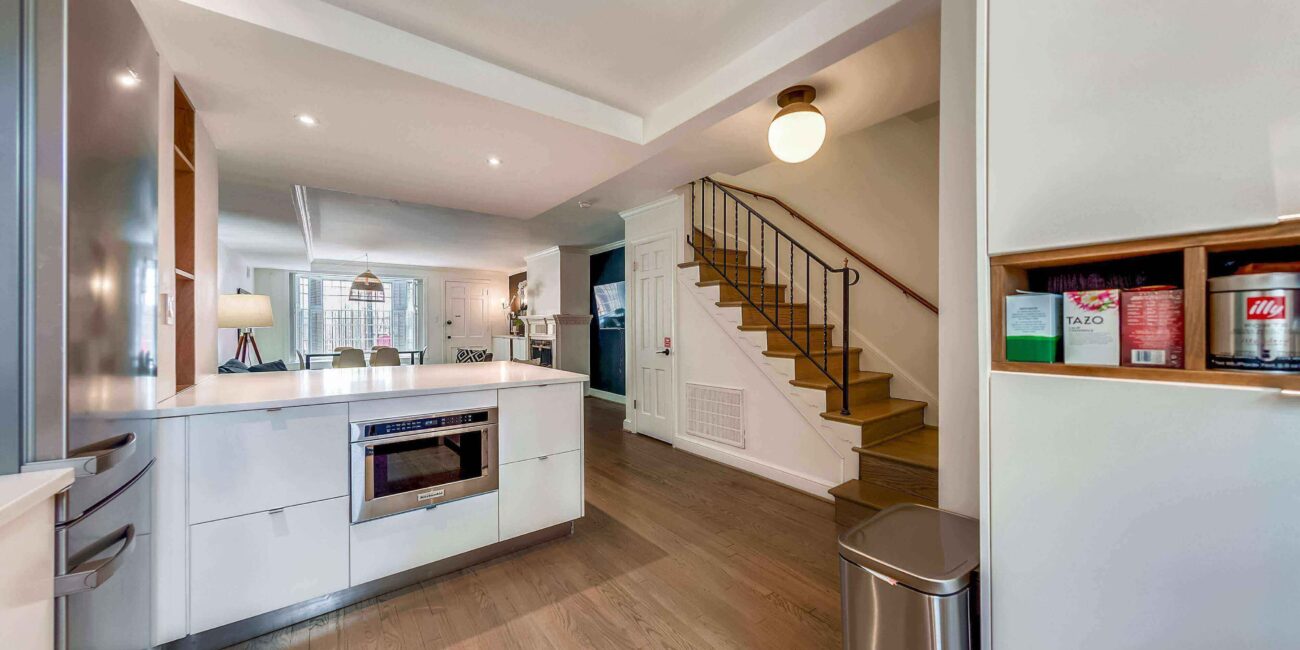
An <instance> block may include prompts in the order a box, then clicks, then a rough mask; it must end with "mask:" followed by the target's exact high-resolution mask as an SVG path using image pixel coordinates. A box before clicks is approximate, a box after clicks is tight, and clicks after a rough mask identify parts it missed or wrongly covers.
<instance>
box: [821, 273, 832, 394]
mask: <svg viewBox="0 0 1300 650" xmlns="http://www.w3.org/2000/svg"><path fill="white" fill-rule="evenodd" d="M829 274H830V267H828V266H826V265H825V264H823V265H822V368H823V369H827V368H830V363H831V361H830V356H831V351H830V340H831V332H830V322H831V321H830V318H828V317H827V314H829V313H830V311H829V310H830V303H829V302H827V293H828V292H827V289H826V288H827V287H828V286H829V285H830V275H829Z"/></svg>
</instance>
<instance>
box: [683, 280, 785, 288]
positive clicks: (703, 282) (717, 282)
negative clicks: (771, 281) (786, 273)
mask: <svg viewBox="0 0 1300 650" xmlns="http://www.w3.org/2000/svg"><path fill="white" fill-rule="evenodd" d="M723 285H731V282H727V281H725V279H701V281H699V282H695V286H723ZM754 286H755V287H758V286H766V287H768V289H785V285H754Z"/></svg>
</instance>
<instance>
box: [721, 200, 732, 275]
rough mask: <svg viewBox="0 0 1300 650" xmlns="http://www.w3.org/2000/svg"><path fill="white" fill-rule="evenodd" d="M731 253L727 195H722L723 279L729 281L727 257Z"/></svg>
mask: <svg viewBox="0 0 1300 650" xmlns="http://www.w3.org/2000/svg"><path fill="white" fill-rule="evenodd" d="M728 257H730V254H729V253H728V252H727V195H726V194H723V195H722V281H723V283H724V284H725V283H726V281H727V258H728Z"/></svg>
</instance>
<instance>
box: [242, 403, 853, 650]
mask: <svg viewBox="0 0 1300 650" xmlns="http://www.w3.org/2000/svg"><path fill="white" fill-rule="evenodd" d="M586 404H587V411H586V412H587V432H586V441H587V450H586V451H587V515H586V517H584V518H583V519H581V520H579V521H578V523H577V526H576V530H575V532H574V534H573V535H572V536H570V537H568V538H565V539H561V540H556V541H553V542H549V543H547V544H544V545H541V546H537V547H533V548H530V549H526V550H524V551H520V552H518V553H514V554H512V555H508V556H505V557H503V558H499V559H497V560H494V561H492V562H488V563H486V564H482V565H478V566H475V567H471V568H469V569H465V570H463V571H459V572H457V573H453V574H450V575H446V576H443V577H440V578H437V579H435V580H429V581H426V582H424V583H422V584H418V585H413V586H411V587H407V588H405V589H402V590H400V591H396V592H393V593H390V594H386V595H384V596H381V597H379V598H375V599H371V600H368V601H365V602H362V603H358V604H357V605H353V606H351V607H348V608H346V609H343V610H340V611H337V612H331V613H329V614H324V615H322V616H319V617H317V618H315V619H312V620H310V621H307V622H304V623H300V624H298V625H295V626H293V627H289V628H285V629H282V630H279V631H276V632H272V633H270V634H267V635H265V636H262V637H259V638H257V639H253V640H251V641H248V642H246V643H242V644H240V645H238V646H235V648H238V649H239V650H252V649H254V648H257V649H260V648H293V649H302V648H311V649H312V650H317V649H324V648H351V649H358V648H365V649H380V648H383V649H388V648H392V649H399V648H400V649H417V648H418V649H431V648H557V649H563V648H774V649H775V648H779V649H782V650H785V649H788V648H839V647H840V610H839V607H840V604H839V574H838V564H837V554H836V545H835V540H836V534H837V531H836V526H835V522H834V519H833V516H834V508H833V506H832V505H831V504H830V503H828V502H824V501H819V500H817V499H814V498H812V497H809V496H807V495H804V494H800V493H798V492H795V491H793V490H790V489H787V488H784V487H781V486H779V485H776V484H774V483H770V482H768V481H765V480H763V479H759V478H756V477H754V476H751V475H749V474H745V473H743V472H740V471H737V470H733V469H731V468H729V467H726V466H723V465H718V464H716V463H713V462H711V461H708V460H705V459H703V458H700V457H697V456H692V455H690V454H687V453H685V452H681V451H677V450H675V449H673V448H672V447H670V446H668V445H665V444H663V443H660V442H658V441H655V440H652V439H650V438H646V437H643V436H638V435H635V434H629V433H625V432H623V431H622V421H623V407H622V406H620V405H617V404H613V403H610V402H605V401H602V400H598V399H591V398H589V399H587V400H586Z"/></svg>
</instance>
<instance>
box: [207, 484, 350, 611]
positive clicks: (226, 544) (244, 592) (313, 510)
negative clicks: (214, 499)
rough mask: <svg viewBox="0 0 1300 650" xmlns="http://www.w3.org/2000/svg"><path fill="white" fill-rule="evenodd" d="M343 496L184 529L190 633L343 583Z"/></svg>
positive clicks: (343, 585)
mask: <svg viewBox="0 0 1300 650" xmlns="http://www.w3.org/2000/svg"><path fill="white" fill-rule="evenodd" d="M348 517H349V511H348V500H347V498H346V497H340V498H337V499H329V500H327V501H317V502H315V503H307V504H303V505H300V506H293V507H291V508H284V509H282V510H273V511H270V512H258V513H254V514H251V515H244V516H242V517H232V518H230V519H221V520H219V521H211V522H208V523H205V524H199V525H197V526H192V527H191V528H190V633H191V634H193V633H197V632H202V631H204V630H209V629H212V628H214V627H218V626H221V625H225V624H226V623H233V622H235V621H239V620H242V619H245V618H248V617H250V616H256V615H258V614H262V613H264V612H269V611H272V610H275V609H279V608H281V607H286V606H288V605H293V604H295V603H299V602H302V601H305V600H310V599H312V598H315V597H317V596H323V595H325V594H328V593H330V592H334V591H338V590H340V589H346V588H347V586H348Z"/></svg>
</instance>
